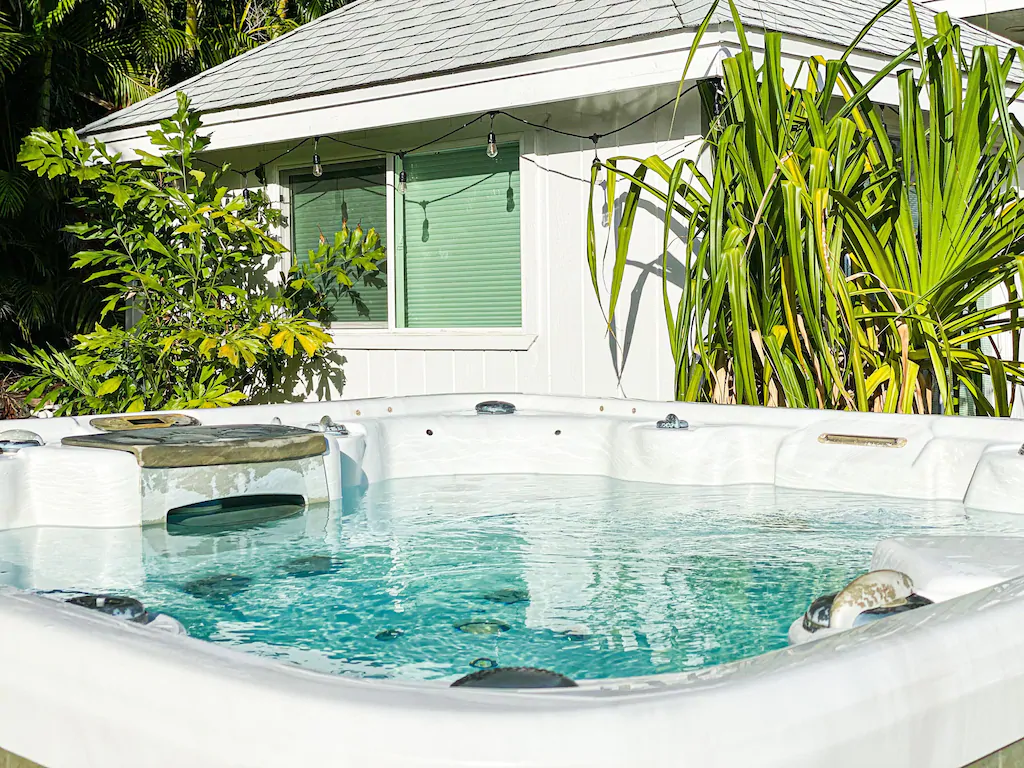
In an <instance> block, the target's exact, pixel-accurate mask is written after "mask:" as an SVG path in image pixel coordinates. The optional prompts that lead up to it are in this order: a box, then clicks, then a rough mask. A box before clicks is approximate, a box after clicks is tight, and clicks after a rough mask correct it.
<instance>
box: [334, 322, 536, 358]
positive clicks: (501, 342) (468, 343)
mask: <svg viewBox="0 0 1024 768" xmlns="http://www.w3.org/2000/svg"><path fill="white" fill-rule="evenodd" d="M328 332H329V333H330V334H331V337H332V338H333V339H334V346H335V347H337V348H338V349H353V350H355V349H438V350H510V351H520V352H524V351H526V350H528V349H529V348H530V347H532V346H533V343H534V342H535V341H536V340H537V334H535V333H525V332H523V331H521V330H516V329H506V328H495V329H493V330H491V329H482V330H481V329H471V330H470V329H467V330H451V331H447V330H422V331H420V330H400V331H392V330H389V329H387V328H381V329H375V330H370V329H367V330H355V329H351V328H331V329H330V330H329V331H328Z"/></svg>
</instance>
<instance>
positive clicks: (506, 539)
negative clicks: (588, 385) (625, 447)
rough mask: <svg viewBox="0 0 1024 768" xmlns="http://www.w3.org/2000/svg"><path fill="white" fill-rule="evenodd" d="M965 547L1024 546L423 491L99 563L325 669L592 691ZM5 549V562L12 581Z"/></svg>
mask: <svg viewBox="0 0 1024 768" xmlns="http://www.w3.org/2000/svg"><path fill="white" fill-rule="evenodd" d="M965 533H1004V534H1005V533H1009V534H1013V535H1020V534H1022V533H1024V529H1022V528H1021V523H1018V522H1017V519H1016V518H1015V517H1011V516H1005V515H1004V516H998V515H983V514H982V515H978V514H971V515H967V514H966V513H965V511H964V509H963V507H961V506H960V505H957V504H949V503H929V502H913V501H901V500H893V499H881V498H873V497H869V496H849V495H835V494H826V493H821V492H814V493H803V492H794V491H781V490H776V489H772V488H764V487H743V488H733V489H722V488H717V489H698V488H679V487H672V486H662V485H651V484H639V483H625V482H620V481H615V480H609V479H605V478H592V477H553V476H535V475H530V476H497V477H493V476H492V477H474V476H466V477H454V478H453V477H444V478H422V479H410V480H399V481H390V482H385V483H380V484H375V485H373V486H371V487H370V489H369V490H368V491H367V492H366V493H365V495H364V496H363V498H362V499H361V500H358V501H357V502H352V501H351V500H350V502H349V503H348V504H346V508H345V509H344V510H343V509H342V508H341V507H332V508H326V507H324V508H313V509H310V510H308V511H307V512H306V513H304V514H303V515H301V516H298V517H293V518H290V519H287V520H282V521H278V522H275V523H270V524H265V525H262V526H259V527H256V528H252V529H248V530H243V531H232V532H227V533H221V534H217V535H216V536H209V535H197V536H173V537H169V536H167V535H166V533H164V532H163V531H153V530H150V531H148V532H147V531H144V532H143V534H142V541H143V545H142V546H141V548H132V547H120V548H118V547H106V548H105V549H104V551H105V552H107V553H109V552H121V551H123V552H124V553H125V554H124V555H123V556H124V557H125V558H127V559H129V560H132V562H126V563H123V564H122V565H124V566H125V568H121V569H119V568H117V567H116V566H117V563H113V564H112V567H111V568H110V569H109V572H110V574H111V575H110V577H109V578H108V579H107V580H106V581H103V582H102V583H100V584H99V585H97V584H90V585H89V586H90V587H91V588H92V589H97V588H102V589H104V590H108V591H111V592H119V593H122V594H124V593H126V592H127V593H128V594H131V595H133V596H135V597H137V598H139V599H140V600H142V601H143V602H144V603H145V604H146V605H147V607H148V608H150V609H151V610H159V611H163V612H166V613H168V614H171V615H172V616H175V617H176V618H178V619H179V620H180V621H182V622H183V623H184V624H185V625H186V627H187V628H188V630H189V632H190V634H192V635H193V636H194V637H199V638H202V639H205V640H209V641H212V642H215V643H222V644H225V645H231V646H235V647H237V648H239V649H241V650H245V651H250V652H252V653H258V654H261V655H264V656H270V657H273V658H276V659H280V660H285V661H289V662H293V663H296V664H301V665H303V666H306V667H309V668H312V669H316V670H320V671H326V672H331V673H338V674H352V675H359V676H365V677H389V678H391V677H394V678H404V679H432V680H452V679H455V678H457V677H460V676H462V675H464V674H467V673H469V672H472V671H474V670H475V669H479V668H484V667H487V666H491V665H501V666H514V665H525V666H539V667H543V668H547V669H553V670H556V671H558V672H561V673H563V674H566V675H569V676H570V677H573V678H577V679H584V678H590V679H593V678H605V677H621V676H630V675H646V674H655V673H665V672H678V671H683V670H690V669H695V668H699V667H704V666H708V665H712V664H720V663H722V662H727V661H732V660H736V659H741V658H745V657H749V656H753V655H756V654H759V653H763V652H765V651H770V650H773V649H776V648H781V647H783V646H785V644H786V630H787V627H788V626H789V624H790V622H792V621H793V619H794V618H796V617H797V616H800V615H801V614H802V613H803V611H804V609H805V608H806V607H807V604H808V603H809V602H810V601H811V600H812V599H813V598H814V597H816V596H818V595H821V594H823V593H826V592H830V591H835V590H836V589H839V588H841V587H842V586H843V585H844V584H846V582H847V581H849V580H850V579H852V578H853V577H855V576H856V575H858V574H860V573H862V572H864V571H865V570H867V568H868V564H869V561H870V557H871V552H872V550H873V548H874V546H875V544H876V543H877V542H878V540H879V539H881V538H884V537H888V536H894V535H908V534H931V535H936V534H938V535H942V534H965ZM12 534H16V532H9V533H6V534H0V559H7V560H9V561H13V562H15V564H17V559H18V558H19V557H22V558H25V557H27V556H26V555H24V554H23V553H24V551H25V548H24V546H13V545H12V544H11V542H13V541H14V540H15V539H17V536H15V535H12ZM81 534H82V532H81V531H76V530H74V529H63V530H58V529H50V530H49V531H47V537H48V538H47V541H48V542H50V544H49V545H48V546H58V545H60V542H61V541H64V540H65V539H66V541H65V543H66V544H67V545H68V546H75V544H74V542H75V541H76V539H75V537H76V536H79V538H78V541H79V542H80V543H79V544H78V545H77V546H79V547H80V548H81V547H84V548H88V547H97V548H98V547H100V546H102V542H103V539H102V537H103V536H107V535H109V536H111V537H113V536H115V535H118V534H117V532H110V533H109V534H107V533H104V532H96V531H92V532H90V534H89V536H88V537H84V536H82V535H81ZM122 534H123V532H122ZM20 535H21V536H22V537H23V536H24V534H20ZM97 536H99V537H100V539H97ZM54 542H56V544H55V543H54ZM97 542H99V543H97ZM140 550H141V554H140ZM104 557H110V555H109V554H106V555H104ZM140 558H141V569H139V568H138V565H139V564H138V563H137V562H135V561H137V560H139V559H140ZM37 560H38V558H37ZM128 566H131V567H130V568H129V567H128ZM35 567H36V568H37V569H38V568H39V567H40V566H39V562H36V565H35ZM133 569H134V570H135V571H138V572H139V573H140V574H141V576H136V577H135V578H133V579H130V580H129V579H126V578H124V577H121V576H118V575H117V574H118V573H126V572H128V571H132V570H133ZM36 575H37V577H38V576H39V574H38V573H37V574H36ZM100 578H103V577H102V576H101V577H100ZM61 586H63V587H66V588H68V589H76V588H80V587H82V585H81V584H76V583H62V584H61Z"/></svg>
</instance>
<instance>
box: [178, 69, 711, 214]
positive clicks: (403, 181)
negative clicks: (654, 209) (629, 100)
mask: <svg viewBox="0 0 1024 768" xmlns="http://www.w3.org/2000/svg"><path fill="white" fill-rule="evenodd" d="M703 80H714V81H719V82H720V78H719V77H718V76H714V77H708V78H702V80H698V81H697V82H696V83H694V84H693V85H691V86H690V87H688V88H687V89H686V90H684V91H683V92H682V93H681V94H679V97H673V98H671V99H669V100H668V101H666V102H664V103H663V104H659V105H658V106H657V107H655V108H654V109H652V110H651V111H649V112H646V113H644V114H642V115H640V117H638V118H636V119H634V120H631V121H630V122H628V123H626V124H625V125H621V126H619V127H618V128H615V129H613V130H611V131H607V132H605V133H594V134H590V135H586V134H581V133H574V132H572V131H563V130H560V129H558V128H552V127H551V126H548V125H541V124H539V123H533V122H530V121H529V120H526V119H525V118H522V117H519V116H517V115H513V114H512V113H511V112H506V111H505V110H502V109H499V110H493V111H490V112H484V113H482V114H479V115H477V116H476V117H474V118H472V119H471V120H468V121H466V122H465V123H463V124H462V125H460V126H458V127H457V128H454V129H452V130H450V131H448V132H447V133H444V134H442V135H440V136H438V137H436V138H433V139H430V140H429V141H425V142H423V143H422V144H419V145H417V146H416V147H413V148H412V149H406V150H402V151H395V150H388V149H380V148H378V147H370V146H367V145H364V144H356V143H354V142H351V141H346V140H344V139H336V138H334V137H333V136H323V137H320V136H314V137H313V175H314V176H316V177H317V178H319V177H321V176H323V173H324V167H323V165H322V164H321V162H320V153H319V142H320V139H321V138H325V139H328V140H330V141H333V142H336V143H338V144H345V145H347V146H351V147H356V148H358V149H362V150H365V151H367V152H373V153H375V154H379V155H386V154H392V155H394V156H395V157H397V158H398V159H399V160H404V158H405V156H406V155H407V154H410V153H412V152H418V151H419V150H421V149H425V148H426V147H429V146H432V145H434V144H437V143H439V142H442V141H444V140H445V139H447V138H448V137H449V136H452V135H454V134H456V133H458V132H459V131H462V130H464V129H466V128H468V127H469V126H471V125H473V124H474V123H478V122H480V121H481V120H483V119H484V118H485V117H489V118H490V130H489V131H488V133H487V156H488V157H492V158H493V157H497V156H498V138H497V135H496V134H495V132H494V118H495V117H497V116H498V115H505V116H506V117H508V118H510V119H512V120H515V121H516V122H519V123H522V124H523V125H527V126H529V127H531V128H535V129H537V130H541V131H548V132H549V133H557V134H559V135H561V136H569V137H571V138H575V139H590V140H591V141H593V142H594V160H595V162H598V163H599V162H600V160H599V158H598V157H597V142H598V141H599V140H600V139H603V138H605V137H606V136H611V135H613V134H616V133H618V132H619V131H623V130H625V129H626V128H630V127H632V126H634V125H636V124H637V123H639V122H640V121H641V120H646V119H647V118H648V117H650V116H651V115H653V114H655V113H656V112H660V111H661V110H663V109H664V108H665V107H667V106H669V105H670V104H675V103H676V102H677V101H678V99H679V98H681V97H682V96H684V95H686V94H687V93H689V92H690V91H692V90H693V89H694V88H696V87H697V85H698V84H699V83H700V82H703ZM308 141H309V138H308V137H307V138H305V139H303V140H302V141H300V142H299V143H298V144H295V145H294V146H292V147H290V148H288V149H286V150H284V151H283V152H281V153H280V154H278V155H275V156H274V157H273V158H271V159H270V160H266V161H264V162H262V163H260V164H259V165H256V166H254V167H252V168H249V169H246V170H235V169H232V170H233V171H234V172H235V173H237V174H239V176H241V177H243V178H245V177H247V176H248V175H249V174H250V173H254V172H255V173H256V178H257V179H258V180H259V181H260V183H261V184H264V185H265V184H266V166H267V165H272V164H273V163H276V162H277V161H278V160H280V159H281V158H282V157H284V156H285V155H289V154H291V153H292V152H294V151H295V150H297V149H299V147H301V146H303V145H304V144H305V143H306V142H308ZM197 159H198V160H199V161H200V162H204V163H207V164H209V165H211V167H214V168H219V167H220V166H216V165H214V164H212V163H209V162H208V161H206V160H203V159H202V158H197ZM407 184H408V176H407V174H406V172H405V169H404V167H403V168H402V170H401V171H400V172H399V174H398V191H399V192H400V193H401V194H403V195H404V194H405V193H406V190H407ZM246 185H248V179H246Z"/></svg>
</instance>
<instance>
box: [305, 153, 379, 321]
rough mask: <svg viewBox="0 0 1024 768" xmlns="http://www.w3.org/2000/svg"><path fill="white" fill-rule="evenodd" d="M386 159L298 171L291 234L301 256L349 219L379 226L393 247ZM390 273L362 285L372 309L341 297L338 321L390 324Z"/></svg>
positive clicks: (334, 314) (366, 227)
mask: <svg viewBox="0 0 1024 768" xmlns="http://www.w3.org/2000/svg"><path fill="white" fill-rule="evenodd" d="M385 181H386V168H385V165H384V161H383V160H379V161H373V162H370V163H358V164H350V165H343V166H334V167H329V168H325V169H324V174H323V175H322V176H320V177H319V178H317V177H316V176H313V175H312V174H304V175H301V176H292V177H291V179H290V189H291V222H290V229H291V239H292V254H293V258H295V259H296V260H297V261H299V262H302V261H308V260H309V252H310V251H311V250H316V248H317V247H318V246H319V245H320V242H321V237H322V238H323V239H324V241H326V242H327V243H333V242H334V234H335V232H337V231H340V230H341V228H342V226H343V225H344V224H345V223H347V224H348V227H349V229H355V227H356V226H357V225H359V226H361V227H362V228H363V231H364V232H366V231H368V230H369V229H370V227H373V228H374V229H376V230H377V234H378V235H380V239H381V242H383V243H384V245H385V247H387V234H388V233H387V211H388V206H387V187H386V184H385ZM386 280H387V275H384V274H380V275H377V276H376V277H375V279H374V283H375V284H374V285H360V286H358V287H357V290H358V292H359V298H360V300H361V301H362V302H363V304H364V305H365V309H366V313H365V314H363V313H361V312H360V311H359V309H358V308H357V306H356V304H355V303H354V302H353V301H352V299H351V298H350V297H348V296H345V295H342V296H340V297H339V298H338V299H336V300H335V302H334V305H333V307H332V309H331V320H332V321H333V322H336V323H359V322H364V323H373V324H386V323H387V321H388V290H387V283H386Z"/></svg>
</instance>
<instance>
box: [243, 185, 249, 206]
mask: <svg viewBox="0 0 1024 768" xmlns="http://www.w3.org/2000/svg"><path fill="white" fill-rule="evenodd" d="M242 197H244V198H245V202H247V203H248V202H249V188H248V187H246V188H245V190H244V191H243V192H242Z"/></svg>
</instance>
